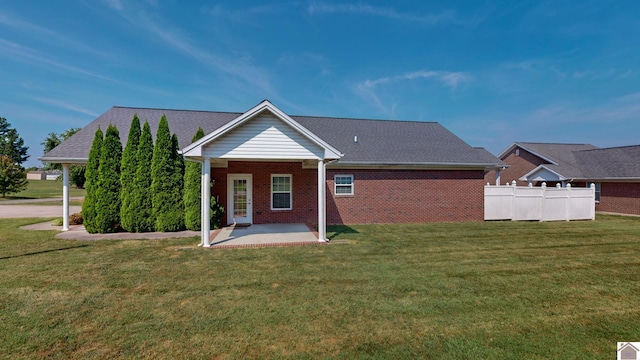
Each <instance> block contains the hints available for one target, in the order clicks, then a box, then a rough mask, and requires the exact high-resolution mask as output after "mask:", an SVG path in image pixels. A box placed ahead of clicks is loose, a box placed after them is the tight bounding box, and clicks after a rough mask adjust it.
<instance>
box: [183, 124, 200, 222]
mask: <svg viewBox="0 0 640 360" xmlns="http://www.w3.org/2000/svg"><path fill="white" fill-rule="evenodd" d="M203 136H204V131H203V130H202V128H198V131H196V133H195V135H193V138H192V139H191V142H195V141H196V140H198V139H200V138H202V137H203ZM201 172H202V170H201V165H200V164H199V163H197V162H192V161H188V162H187V163H186V164H185V171H184V224H185V227H186V228H187V230H194V231H199V230H200V229H201V222H200V216H201V213H200V203H201V193H200V191H201V188H202V187H201V186H200V183H201V180H200V177H201Z"/></svg>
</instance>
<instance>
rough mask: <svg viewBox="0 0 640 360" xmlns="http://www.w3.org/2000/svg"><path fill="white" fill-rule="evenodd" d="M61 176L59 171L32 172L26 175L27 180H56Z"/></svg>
mask: <svg viewBox="0 0 640 360" xmlns="http://www.w3.org/2000/svg"><path fill="white" fill-rule="evenodd" d="M61 175H62V171H60V170H46V171H42V170H34V171H29V172H28V173H27V180H58V178H59V177H60V176H61Z"/></svg>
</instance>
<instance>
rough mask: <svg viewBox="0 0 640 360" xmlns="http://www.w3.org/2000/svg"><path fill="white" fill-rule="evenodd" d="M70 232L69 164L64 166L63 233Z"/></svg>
mask: <svg viewBox="0 0 640 360" xmlns="http://www.w3.org/2000/svg"><path fill="white" fill-rule="evenodd" d="M67 230H69V164H62V231H67Z"/></svg>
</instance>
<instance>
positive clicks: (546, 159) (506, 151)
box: [498, 142, 558, 165]
mask: <svg viewBox="0 0 640 360" xmlns="http://www.w3.org/2000/svg"><path fill="white" fill-rule="evenodd" d="M516 147H519V148H521V149H522V150H525V151H527V152H529V153H531V154H533V155H535V156H537V157H539V158H540V159H542V160H545V161H546V162H548V163H549V164H552V165H558V163H557V162H555V161H553V160H551V159H549V158H548V157H546V156H544V155H542V154H540V153H537V152H535V151H533V150H531V149H528V148H527V147H526V146H522V144H519V143H517V142H515V143H513V144H511V146H509V147H508V148H506V149H504V150H503V151H502V152H501V153H500V154H498V158H499V159H500V160H504V157H505V156H507V154H509V153H510V152H511V150H513V149H515V148H516Z"/></svg>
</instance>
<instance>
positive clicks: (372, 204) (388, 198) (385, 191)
mask: <svg viewBox="0 0 640 360" xmlns="http://www.w3.org/2000/svg"><path fill="white" fill-rule="evenodd" d="M335 174H350V175H353V177H354V180H353V181H354V195H352V196H351V195H335V194H334V190H333V187H334V181H333V177H334V175H335ZM483 175H484V172H483V171H430V170H412V171H408V170H351V171H350V170H330V169H328V170H327V223H328V224H370V223H418V222H451V221H482V220H483V218H484V187H483V181H484V180H483Z"/></svg>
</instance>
